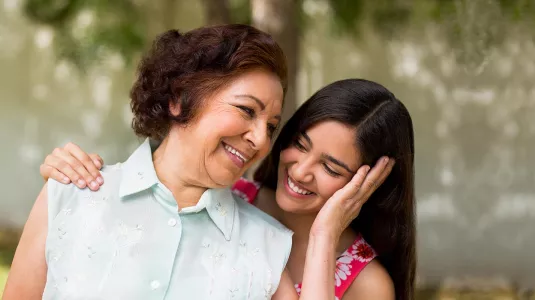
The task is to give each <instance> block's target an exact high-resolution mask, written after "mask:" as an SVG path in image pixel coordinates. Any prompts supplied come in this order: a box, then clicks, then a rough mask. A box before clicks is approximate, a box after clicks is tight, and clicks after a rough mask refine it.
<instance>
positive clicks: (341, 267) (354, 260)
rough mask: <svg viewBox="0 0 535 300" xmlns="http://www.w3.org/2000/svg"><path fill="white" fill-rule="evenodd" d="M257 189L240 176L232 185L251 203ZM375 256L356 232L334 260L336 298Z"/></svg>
mask: <svg viewBox="0 0 535 300" xmlns="http://www.w3.org/2000/svg"><path fill="white" fill-rule="evenodd" d="M259 190H260V184H259V183H257V182H253V181H249V180H247V179H245V178H241V179H240V180H238V181H237V182H236V183H235V184H234V185H233V186H232V192H233V193H234V194H236V195H237V196H239V197H240V198H242V199H244V200H245V201H247V202H249V203H251V204H253V201H254V199H255V198H256V195H257V194H258V191H259ZM376 256H377V254H376V253H375V250H373V248H372V247H371V246H370V245H369V244H368V243H366V241H365V240H364V238H363V237H362V236H361V235H360V234H358V236H357V238H356V239H355V242H353V244H352V245H351V246H349V248H348V249H347V250H346V251H345V252H344V253H342V255H340V257H338V259H337V260H336V272H335V274H334V279H335V281H334V284H335V287H334V293H335V296H336V297H335V298H336V300H339V299H342V296H343V295H344V293H345V292H346V291H347V289H348V288H349V286H350V285H351V283H352V282H353V280H355V278H357V276H358V274H359V273H360V271H362V270H363V269H364V267H366V265H368V263H369V262H370V261H372V260H373V259H374V258H375V257H376ZM295 289H296V290H297V293H298V294H300V293H301V283H297V284H296V285H295Z"/></svg>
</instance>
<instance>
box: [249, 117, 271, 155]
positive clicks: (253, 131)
mask: <svg viewBox="0 0 535 300" xmlns="http://www.w3.org/2000/svg"><path fill="white" fill-rule="evenodd" d="M244 137H245V139H246V140H247V142H248V143H249V145H250V146H251V148H253V149H254V150H256V151H261V150H263V149H264V148H266V147H267V148H269V143H270V141H271V139H270V138H269V137H268V134H267V128H266V125H265V124H263V123H260V122H255V123H254V124H253V125H252V126H251V128H250V130H248V131H247V132H246V133H245V135H244Z"/></svg>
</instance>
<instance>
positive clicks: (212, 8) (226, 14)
mask: <svg viewBox="0 0 535 300" xmlns="http://www.w3.org/2000/svg"><path fill="white" fill-rule="evenodd" d="M203 3H204V9H205V13H206V24H207V25H217V24H228V23H230V8H229V3H228V0H203Z"/></svg>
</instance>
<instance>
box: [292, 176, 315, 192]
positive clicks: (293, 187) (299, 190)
mask: <svg viewBox="0 0 535 300" xmlns="http://www.w3.org/2000/svg"><path fill="white" fill-rule="evenodd" d="M288 186H289V187H290V189H291V190H292V191H294V192H296V193H298V194H301V195H310V194H312V192H310V191H307V190H303V189H301V188H299V187H297V186H296V185H295V183H293V181H292V180H291V179H290V177H289V176H288Z"/></svg>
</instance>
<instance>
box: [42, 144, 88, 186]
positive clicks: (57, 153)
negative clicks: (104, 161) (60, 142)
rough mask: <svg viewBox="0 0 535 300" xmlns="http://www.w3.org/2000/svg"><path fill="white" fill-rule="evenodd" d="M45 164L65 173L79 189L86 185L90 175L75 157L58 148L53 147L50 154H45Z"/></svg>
mask: <svg viewBox="0 0 535 300" xmlns="http://www.w3.org/2000/svg"><path fill="white" fill-rule="evenodd" d="M45 165H47V166H49V167H51V168H53V169H56V170H57V171H59V172H61V173H63V174H65V175H66V176H67V177H69V179H70V180H71V182H72V183H74V184H75V185H76V186H77V187H79V188H81V189H83V188H85V187H86V186H87V181H86V180H87V178H91V175H90V174H89V173H88V172H87V170H85V168H83V166H82V164H81V163H80V162H79V161H78V160H77V159H76V158H74V157H72V156H71V155H70V154H69V153H67V152H65V150H63V149H60V148H57V149H55V150H54V152H53V154H52V155H49V156H47V158H46V160H45ZM89 182H91V181H89Z"/></svg>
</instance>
